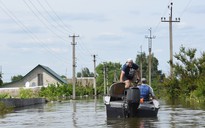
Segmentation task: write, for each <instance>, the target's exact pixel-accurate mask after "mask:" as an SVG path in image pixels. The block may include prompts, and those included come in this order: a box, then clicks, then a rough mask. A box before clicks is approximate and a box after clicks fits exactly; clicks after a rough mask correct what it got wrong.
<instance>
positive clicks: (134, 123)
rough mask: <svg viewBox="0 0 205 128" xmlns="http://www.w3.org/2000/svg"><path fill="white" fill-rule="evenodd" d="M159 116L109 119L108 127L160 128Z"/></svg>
mask: <svg viewBox="0 0 205 128" xmlns="http://www.w3.org/2000/svg"><path fill="white" fill-rule="evenodd" d="M156 122H158V118H157V117H155V118H127V119H107V127H108V128H121V127H123V128H158V127H159V126H158V125H157V124H156Z"/></svg>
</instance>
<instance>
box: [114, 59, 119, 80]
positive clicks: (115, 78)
mask: <svg viewBox="0 0 205 128" xmlns="http://www.w3.org/2000/svg"><path fill="white" fill-rule="evenodd" d="M114 68H115V70H114V79H113V82H117V81H118V78H117V70H116V63H114Z"/></svg>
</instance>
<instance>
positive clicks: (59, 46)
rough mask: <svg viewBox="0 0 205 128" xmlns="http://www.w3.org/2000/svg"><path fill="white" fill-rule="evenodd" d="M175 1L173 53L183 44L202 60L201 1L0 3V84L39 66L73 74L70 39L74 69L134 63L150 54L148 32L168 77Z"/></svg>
mask: <svg viewBox="0 0 205 128" xmlns="http://www.w3.org/2000/svg"><path fill="white" fill-rule="evenodd" d="M170 2H173V19H175V18H178V17H180V19H181V21H180V23H173V47H174V53H177V52H178V51H179V48H180V46H181V45H183V46H185V47H187V48H196V49H197V55H198V56H200V54H201V52H203V51H204V47H205V43H204V41H205V32H204V31H205V25H204V23H205V1H204V0H196V1H193V0H172V1H171V0H103V1H101V0H0V28H1V29H0V65H1V67H2V72H3V81H4V82H9V81H10V79H11V77H12V76H14V75H23V76H24V75H25V74H27V73H28V72H29V71H31V70H32V69H33V68H34V67H35V66H37V65H38V64H42V65H45V66H48V67H50V68H51V69H52V70H54V71H55V72H56V73H58V74H59V75H66V76H68V77H71V76H72V45H71V41H72V39H71V38H69V35H73V34H74V33H75V34H76V35H79V36H80V37H78V38H76V42H77V45H76V61H77V69H76V71H77V72H78V71H80V70H81V69H82V68H83V67H88V68H89V69H90V71H93V58H92V56H91V55H93V54H97V64H99V63H102V62H104V61H112V62H120V63H121V64H123V63H124V62H125V61H126V59H127V58H133V59H134V60H135V58H136V55H137V54H139V52H140V46H141V45H142V51H143V52H146V54H148V40H147V39H146V38H145V36H146V35H149V31H148V29H149V28H152V34H153V36H156V38H155V39H153V40H152V52H153V53H154V56H155V57H156V58H157V59H158V60H159V67H158V68H159V69H161V70H162V71H163V72H164V73H166V74H168V73H169V64H168V63H167V62H168V61H169V51H170V50H169V25H168V23H164V22H163V23H162V22H161V17H166V18H167V19H168V17H169V14H170V10H169V9H168V5H169V4H170Z"/></svg>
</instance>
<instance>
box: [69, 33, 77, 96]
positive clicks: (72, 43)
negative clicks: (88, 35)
mask: <svg viewBox="0 0 205 128" xmlns="http://www.w3.org/2000/svg"><path fill="white" fill-rule="evenodd" d="M69 37H71V38H72V40H73V42H71V45H73V78H72V83H73V100H75V83H76V78H75V68H76V61H75V45H77V43H76V42H75V38H76V37H79V36H76V35H75V34H73V35H72V36H69Z"/></svg>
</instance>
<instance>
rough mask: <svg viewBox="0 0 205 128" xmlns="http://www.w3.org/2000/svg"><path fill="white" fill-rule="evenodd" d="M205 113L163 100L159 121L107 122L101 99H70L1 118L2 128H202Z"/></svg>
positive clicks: (30, 108)
mask: <svg viewBox="0 0 205 128" xmlns="http://www.w3.org/2000/svg"><path fill="white" fill-rule="evenodd" d="M204 121H205V111H204V110H199V109H196V110H193V109H190V108H184V107H182V106H181V105H171V104H167V103H165V102H164V101H160V110H159V113H158V117H156V118H129V119H122V118H121V119H107V118H106V112H105V107H104V104H103V101H102V98H100V99H83V100H75V101H73V100H69V101H64V102H53V103H47V104H43V105H36V106H31V107H25V108H21V109H16V110H15V111H14V112H13V113H9V114H6V115H4V116H2V117H1V118H0V128H87V127H93V128H134V127H136V128H178V127H179V128H184V127H186V128H189V127H190V128H199V127H205V122H204Z"/></svg>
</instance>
